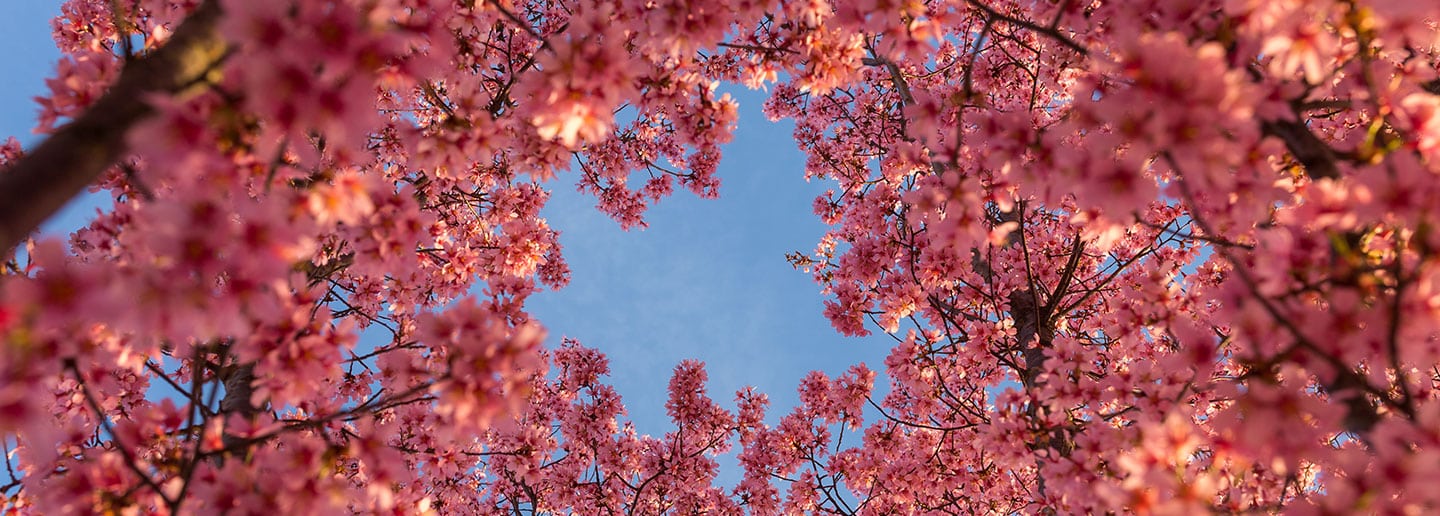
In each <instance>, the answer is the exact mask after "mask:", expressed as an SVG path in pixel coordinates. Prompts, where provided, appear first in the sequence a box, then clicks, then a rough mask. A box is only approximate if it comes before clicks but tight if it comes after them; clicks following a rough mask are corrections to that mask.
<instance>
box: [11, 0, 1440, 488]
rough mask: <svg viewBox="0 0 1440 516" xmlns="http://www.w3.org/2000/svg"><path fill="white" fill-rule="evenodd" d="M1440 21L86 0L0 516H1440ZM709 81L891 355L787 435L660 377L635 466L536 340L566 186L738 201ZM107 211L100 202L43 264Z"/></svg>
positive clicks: (938, 5)
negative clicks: (762, 102)
mask: <svg viewBox="0 0 1440 516" xmlns="http://www.w3.org/2000/svg"><path fill="white" fill-rule="evenodd" d="M1437 20H1440V3H1435V2H1422V1H1413V2H1406V1H1389V0H1199V1H1195V0H1123V1H1122V0H1080V1H1075V0H798V1H776V0H736V1H723V2H722V1H714V0H705V1H700V0H572V1H567V2H560V1H553V0H119V1H115V0H69V1H68V2H66V3H65V4H64V7H63V14H62V15H61V16H60V17H59V18H58V19H56V20H55V22H54V24H53V28H54V35H55V40H56V41H57V43H58V45H59V47H60V49H61V51H62V52H63V55H64V57H63V58H62V60H61V61H60V62H59V64H58V65H57V67H56V68H55V70H56V74H55V76H54V77H53V78H52V79H50V81H49V82H48V87H49V93H48V94H47V95H45V96H44V97H43V98H41V99H39V101H40V105H41V112H40V116H39V120H38V127H39V129H40V130H41V131H42V132H43V133H47V134H48V136H47V137H46V140H45V141H44V142H43V143H41V144H40V145H38V146H36V147H35V148H33V149H21V146H20V145H19V144H18V143H17V142H16V141H15V140H11V141H10V142H9V143H8V144H6V145H5V146H4V148H3V151H0V167H3V168H4V170H0V222H3V226H4V227H3V228H0V237H3V238H0V245H3V246H4V247H3V248H0V249H4V251H3V252H5V253H6V254H5V255H4V257H3V258H4V260H5V265H4V270H3V276H0V346H3V349H0V435H3V441H4V447H5V450H4V451H5V460H6V465H5V472H4V473H0V492H3V497H4V503H5V504H6V511H7V513H8V512H13V513H18V514H67V513H106V514H111V513H113V514H170V513H184V514H221V513H225V514H331V513H367V514H368V513H387V514H388V513H406V514H408V513H443V514H469V513H474V514H551V513H573V514H640V515H651V514H687V515H688V514H702V513H705V514H739V513H752V514H797V513H826V514H880V515H888V514H932V513H935V514H974V513H997V514H1014V513H1083V512H1096V513H1105V512H1127V511H1128V512H1134V513H1167V514H1194V513H1201V512H1222V513H1233V512H1296V513H1324V514H1348V513H1354V512H1377V513H1394V514H1400V513H1405V514H1415V513H1427V512H1435V511H1440V489H1436V488H1435V486H1434V482H1435V481H1436V480H1435V479H1436V478H1440V258H1437V257H1440V254H1437V253H1440V211H1437V210H1440V96H1437V94H1440V78H1437V71H1436V67H1437V63H1440V54H1437V45H1440V29H1437V25H1436V21H1437ZM724 83H735V84H743V85H746V86H750V87H755V88H765V89H767V91H768V92H769V100H768V101H767V103H766V106H765V108H766V113H767V114H768V115H769V116H771V117H772V118H775V119H782V118H789V119H793V120H794V122H795V124H796V125H795V133H794V136H795V141H796V142H797V144H798V145H799V147H800V148H801V150H803V151H804V152H805V153H806V155H807V156H808V164H807V165H806V167H805V170H803V171H802V170H796V171H795V173H796V174H797V175H798V174H804V175H805V176H807V177H812V178H817V179H818V180H822V181H826V182H828V184H832V185H833V189H832V190H831V191H830V192H829V193H828V194H827V195H824V196H822V197H821V198H819V199H816V201H815V203H814V209H815V213H816V215H817V216H819V217H820V218H821V219H823V220H824V222H825V223H827V224H829V225H830V227H831V230H830V231H829V232H828V234H827V235H826V236H825V237H824V239H823V240H822V241H821V242H819V243H818V245H817V246H816V247H815V251H814V252H813V253H809V254H807V253H797V254H795V255H792V256H790V257H789V259H790V260H791V262H792V263H794V264H795V266H796V268H797V269H800V270H801V271H803V272H805V273H809V274H813V275H814V278H815V280H816V281H818V282H819V283H820V284H821V285H822V288H824V289H825V294H826V296H827V298H828V300H827V301H826V302H825V305H824V306H823V307H820V306H816V307H809V308H804V307H801V308H800V309H811V310H823V311H824V313H825V314H826V316H827V317H828V318H829V319H830V320H831V321H832V322H833V324H834V326H835V329H836V330H837V331H839V332H840V333H843V334H847V335H861V334H867V333H870V332H876V331H883V332H887V333H891V334H893V335H894V336H895V338H896V339H895V341H896V345H895V346H894V349H893V350H892V351H891V352H890V354H889V357H888V359H886V360H885V363H884V367H883V370H872V369H869V368H866V367H864V366H856V367H854V368H852V369H851V370H850V371H849V372H847V373H845V374H843V375H841V376H838V377H834V378H831V377H827V376H826V375H823V374H821V373H812V374H811V375H810V376H808V377H807V378H806V379H805V380H804V381H803V382H802V384H801V385H799V386H798V389H799V393H800V400H801V404H800V406H798V407H797V408H795V409H793V410H792V411H790V412H788V413H785V414H771V415H768V416H767V414H766V411H767V404H768V402H767V398H766V395H765V394H764V393H760V392H755V391H753V390H745V391H742V392H739V393H736V394H735V395H734V396H735V398H734V400H735V403H734V405H733V406H735V407H737V408H736V409H735V410H733V411H732V410H730V409H727V408H725V407H723V406H722V405H721V404H720V403H717V402H716V401H715V400H714V399H712V398H711V397H710V394H708V393H707V391H706V388H705V383H706V372H705V369H704V366H703V364H700V363H698V362H685V363H682V364H679V365H677V366H676V367H675V370H674V374H673V379H672V380H671V382H670V393H669V394H670V397H669V401H668V402H667V403H666V405H665V409H666V410H667V412H668V414H669V416H670V417H671V418H672V419H673V421H674V425H675V426H674V430H673V431H671V432H670V433H667V434H665V435H661V436H646V435H639V434H638V433H637V432H636V431H635V430H634V428H633V427H632V426H631V425H630V424H628V423H623V422H622V421H623V417H622V414H624V410H625V409H624V408H623V406H622V404H621V400H620V399H619V396H618V395H617V393H616V391H615V390H614V389H613V388H611V387H609V386H607V384H606V383H605V381H606V380H605V376H606V374H607V372H608V370H607V367H608V366H607V361H606V359H605V357H604V356H603V355H602V354H600V353H599V352H597V351H595V350H593V349H590V348H586V347H583V346H582V345H581V344H580V343H577V342H573V341H566V342H565V343H564V344H562V345H560V346H559V347H558V348H553V349H546V348H545V346H544V345H543V342H544V340H545V330H544V329H543V328H544V327H543V321H537V320H534V319H532V318H531V317H530V316H529V315H527V312H526V308H525V301H526V298H527V296H530V295H531V294H532V293H534V292H536V291H537V289H542V288H559V287H562V286H564V285H565V284H566V282H567V281H568V279H569V274H570V272H569V269H568V268H567V266H566V264H565V261H564V259H563V253H562V250H561V247H560V245H559V244H558V241H557V238H556V232H555V231H553V230H552V229H551V228H550V227H549V226H548V225H547V224H546V221H545V220H544V219H543V218H542V217H541V216H540V215H539V212H540V209H541V207H542V206H544V205H545V203H546V201H547V199H548V191H547V190H546V186H542V183H543V184H546V185H549V184H554V183H547V181H550V180H552V179H554V178H557V177H558V178H560V180H562V181H565V182H567V183H573V184H576V185H577V186H578V188H579V189H580V190H581V191H583V192H585V193H587V194H589V195H592V196H593V197H594V199H595V201H596V207H597V209H599V210H600V211H602V212H604V213H606V214H608V215H610V216H611V217H613V218H614V219H615V220H616V221H617V222H618V223H619V224H620V225H622V226H624V227H638V226H643V225H644V224H645V222H644V218H643V215H644V212H645V209H646V207H647V206H648V205H650V204H652V203H654V202H656V201H657V200H659V199H661V198H663V197H665V196H668V195H671V194H672V192H673V191H674V190H676V189H684V190H689V191H691V192H693V193H694V194H696V195H700V196H706V197H708V196H714V195H717V194H719V193H720V192H721V190H720V188H719V187H720V181H719V179H718V178H717V177H716V175H715V170H716V165H717V163H718V162H719V160H720V159H721V156H720V151H719V149H720V146H721V145H722V144H724V143H725V142H727V141H728V140H729V139H730V137H731V133H732V130H733V128H734V127H735V124H736V104H735V102H734V100H733V99H731V98H729V97H728V96H727V95H724V94H722V93H718V90H717V88H718V86H720V85H721V84H724ZM87 186H88V187H89V188H90V189H92V190H93V191H98V192H103V193H104V195H106V196H107V199H113V201H114V202H113V206H109V205H108V204H107V206H106V207H105V208H104V209H103V210H102V212H101V213H99V214H97V216H96V217H95V218H94V220H93V221H91V222H90V223H89V224H88V225H87V226H85V227H84V228H81V229H79V230H78V231H76V232H75V233H74V234H72V235H70V236H69V240H68V243H67V242H64V241H62V240H60V239H56V238H53V237H52V238H42V239H31V238H28V235H31V234H32V231H33V230H34V229H35V227H36V224H38V222H39V221H40V220H43V219H44V218H45V217H46V216H48V215H49V214H51V213H53V211H54V210H55V209H56V208H57V207H58V206H59V205H60V204H63V202H64V201H65V200H67V199H69V198H71V197H73V196H74V195H75V194H77V193H78V192H80V191H81V190H83V189H84V188H85V187H87ZM814 244H815V243H813V242H797V243H796V245H801V246H807V247H808V246H810V245H814ZM797 273H799V272H797ZM362 331H364V332H367V334H368V333H370V332H380V334H381V335H384V336H385V337H386V338H385V339H382V340H383V342H381V343H380V344H379V345H378V346H371V345H368V344H367V345H361V344H359V335H360V334H361V332H362ZM877 367H878V365H877ZM877 381H882V382H888V383H889V386H888V387H887V388H883V389H880V390H879V391H878V392H883V393H884V394H883V395H882V394H879V393H877V391H875V390H874V389H876V387H877V386H876V385H875V383H876V382H877ZM726 396H727V397H728V396H729V395H728V393H727V394H726ZM867 413H868V414H869V415H870V417H868V418H867V417H865V416H866V414H867ZM724 453H734V454H736V456H737V457H738V462H739V464H740V467H741V469H742V471H743V473H742V474H741V475H742V479H741V480H740V481H739V483H738V484H737V485H734V486H726V485H720V484H719V483H718V482H717V481H716V477H717V474H718V471H719V466H718V463H717V461H716V457H717V456H719V455H720V454H724Z"/></svg>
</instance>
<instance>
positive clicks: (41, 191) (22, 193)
mask: <svg viewBox="0 0 1440 516" xmlns="http://www.w3.org/2000/svg"><path fill="white" fill-rule="evenodd" d="M220 14H221V13H220V5H219V3H218V2H217V1H216V0H207V1H205V2H204V3H202V4H200V7H198V8H196V10H195V12H194V13H192V14H191V15H190V17H189V18H186V20H185V22H184V23H182V24H181V25H180V27H179V28H177V29H176V30H175V34H174V36H173V37H171V38H170V41H169V42H168V43H166V44H165V46H163V47H161V48H159V49H158V50H155V51H154V52H152V53H150V54H148V55H146V56H144V57H141V58H138V59H135V60H132V61H130V62H129V63H128V64H126V66H125V69H124V70H123V71H121V72H120V78H119V79H117V80H116V81H115V84H114V85H112V86H111V87H110V89H109V91H107V92H106V93H105V95H104V96H102V97H100V99H99V100H97V101H95V104H93V105H91V106H90V108H89V109H87V110H86V111H85V113H84V114H82V115H80V117H79V118H76V119H75V120H74V121H72V122H70V123H68V124H66V125H65V126H63V127H61V128H60V129H59V130H57V131H55V133H54V134H52V135H51V136H50V137H49V138H47V139H45V141H44V142H42V143H41V144H40V145H39V146H37V147H35V148H34V149H33V150H31V151H30V152H28V153H27V154H26V155H25V156H24V157H23V158H21V159H20V160H19V161H17V162H15V163H14V164H13V165H12V166H11V167H10V168H9V169H8V170H5V171H0V252H3V251H8V250H10V249H13V248H14V247H15V246H16V245H18V244H19V243H20V242H21V241H22V240H24V239H25V238H26V237H27V236H28V235H29V234H30V232H32V231H34V230H35V228H37V227H39V226H40V223H41V222H44V221H45V219H48V218H50V216H51V215H54V214H55V212H57V211H59V210H60V208H61V207H63V206H64V205H65V203H66V202H69V201H70V199H72V198H74V197H75V196H76V195H78V194H79V193H80V192H81V191H82V190H84V189H85V187H86V186H88V185H90V184H91V183H93V182H95V180H96V179H98V178H99V177H100V174H101V173H103V172H104V171H105V169H106V168H109V167H110V166H111V165H113V164H115V162H116V161H117V160H119V159H120V158H121V157H123V156H124V154H125V134H126V133H127V132H129V130H130V129H131V128H132V127H134V126H135V125H136V124H137V123H138V122H140V121H141V120H143V119H145V117H147V116H149V115H150V114H151V113H152V112H153V109H152V108H151V107H150V105H149V104H147V103H145V101H144V99H145V97H146V96H148V95H153V94H157V93H160V94H169V95H180V94H183V93H185V92H186V91H187V90H190V89H192V88H194V87H195V86H197V85H200V84H203V83H204V82H205V81H206V79H207V77H208V76H209V75H210V74H211V72H213V71H214V70H215V68H216V66H217V65H218V64H219V63H220V62H221V61H222V60H223V59H224V57H225V54H226V50H227V49H226V47H227V45H226V44H225V42H224V41H223V40H222V38H221V37H220V35H219V34H218V33H217V31H216V30H215V23H216V20H218V19H219V18H220Z"/></svg>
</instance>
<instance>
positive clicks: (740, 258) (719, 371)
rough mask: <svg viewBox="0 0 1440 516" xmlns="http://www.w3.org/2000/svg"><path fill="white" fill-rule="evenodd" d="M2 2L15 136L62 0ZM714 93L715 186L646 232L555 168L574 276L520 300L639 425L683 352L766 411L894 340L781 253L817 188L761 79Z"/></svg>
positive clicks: (6, 82)
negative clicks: (838, 323) (874, 330)
mask: <svg viewBox="0 0 1440 516" xmlns="http://www.w3.org/2000/svg"><path fill="white" fill-rule="evenodd" d="M12 3H13V4H14V5H10V6H7V7H8V8H7V10H6V11H7V12H6V16H3V17H0V44H3V47H4V48H6V49H7V52H6V53H5V54H4V55H3V57H0V66H3V67H4V70H5V71H6V76H5V78H4V79H3V80H0V138H4V137H6V136H9V135H14V136H17V137H19V138H20V139H21V141H22V142H25V143H26V144H27V147H28V146H29V144H31V143H33V142H34V141H35V137H34V136H33V135H31V133H30V131H31V128H32V127H33V121H34V117H35V114H36V106H35V104H34V102H33V101H32V100H31V97H33V96H35V95H37V94H39V93H40V92H42V91H43V87H44V78H45V77H47V76H48V75H50V73H51V72H52V71H53V70H54V61H55V59H56V57H57V56H58V53H57V52H56V51H55V50H54V47H53V45H52V44H51V41H50V28H49V20H50V18H52V17H53V16H54V15H55V14H56V13H58V11H59V7H58V6H59V4H60V2H58V1H56V0H24V1H18V2H12ZM727 91H730V92H731V93H732V95H735V96H736V97H737V98H739V100H740V102H741V109H740V125H739V129H738V130H737V132H736V137H735V140H734V142H733V143H731V144H730V145H729V146H727V147H726V148H725V157H724V160H723V161H722V162H721V165H720V172H719V175H720V177H721V179H722V181H723V185H722V187H721V190H720V198H719V199H712V200H701V199H697V198H695V197H694V196H693V195H691V194H689V193H687V192H680V193H677V194H676V195H675V196H673V197H671V198H668V199H666V200H664V201H662V202H661V203H660V204H659V205H658V206H655V207H653V208H652V209H651V210H650V211H649V213H648V215H647V221H648V222H649V224H650V227H649V228H648V229H645V230H634V231H629V232H626V231H621V230H620V229H619V226H618V225H617V224H615V223H614V222H613V221H611V220H610V219H609V218H607V217H605V216H604V215H602V214H600V213H599V212H597V211H596V210H594V209H593V205H594V200H593V199H591V198H588V197H584V196H581V195H579V194H577V193H576V192H575V191H574V189H573V188H572V187H570V186H569V185H571V184H572V183H573V181H574V178H573V176H562V177H561V178H560V182H559V183H558V185H559V186H558V187H557V188H556V189H555V190H556V191H555V193H554V196H553V198H552V200H551V202H550V205H549V207H547V208H546V210H545V211H544V214H545V216H546V217H547V218H548V219H549V221H550V223H551V225H552V226H553V227H555V228H556V229H558V230H559V231H561V232H562V235H561V244H562V245H563V246H564V247H565V251H564V252H565V256H566V257H567V259H568V260H569V262H570V265H571V268H572V271H573V280H572V282H571V284H570V286H569V287H567V288H565V289H562V290H560V291H557V292H545V293H541V294H539V295H537V296H535V297H534V298H532V300H531V302H530V305H529V307H530V309H531V312H532V313H533V314H535V315H536V316H537V318H538V319H539V320H540V321H541V322H543V323H544V324H545V325H546V326H547V327H548V328H549V330H550V334H551V342H552V343H558V342H559V339H560V338H561V337H562V336H568V337H572V338H576V339H579V340H580V341H581V342H583V343H584V344H585V345H587V346H590V347H595V348H598V349H600V350H602V351H604V352H606V353H607V354H608V355H609V357H610V360H611V367H612V370H613V374H612V377H611V382H612V383H613V384H614V385H615V386H616V388H617V389H618V390H619V392H620V394H621V395H622V396H624V399H625V403H626V406H627V407H628V409H629V412H630V417H631V419H632V420H634V422H635V424H636V426H637V428H638V429H639V430H640V431H641V432H644V433H652V434H658V433H663V432H665V431H668V430H670V429H671V426H670V424H669V423H668V421H667V417H666V415H665V409H664V402H665V397H666V391H665V386H666V383H667V382H668V381H669V377H670V373H671V371H672V370H673V368H674V367H675V365H676V364H678V363H679V362H680V361H681V360H684V359H687V358H694V359H699V360H703V361H705V362H706V364H707V367H708V369H709V372H710V377H711V382H710V393H711V395H712V396H713V397H714V398H715V399H716V400H717V401H719V402H720V403H721V404H722V405H723V406H726V407H731V408H733V406H734V405H733V399H732V397H733V394H734V392H735V391H736V390H738V389H740V388H742V387H744V386H747V385H751V386H755V387H757V388H758V389H759V390H760V391H762V392H765V393H767V394H769V395H770V398H771V401H772V409H771V418H770V420H771V421H774V420H775V419H776V418H777V417H778V416H779V415H781V414H783V413H785V412H788V410H789V409H790V408H791V407H793V406H794V405H795V404H796V403H797V402H796V399H797V398H796V396H795V388H796V386H797V385H798V384H799V381H800V379H801V378H803V377H804V376H805V374H806V373H807V372H809V371H811V370H814V369H819V370H824V371H826V372H828V373H830V374H832V375H834V374H838V373H840V372H843V371H844V370H845V369H846V368H848V367H849V366H850V365H851V364H854V363H857V362H861V361H864V362H866V363H867V364H869V365H870V366H871V367H872V368H873V369H877V370H879V369H881V368H882V360H883V357H884V356H885V354H886V353H887V352H888V350H889V347H890V345H891V344H893V341H891V340H890V338H888V337H886V336H884V335H877V336H873V337H869V338H865V339H856V338H846V337H843V336H841V335H839V334H838V333H836V332H835V331H833V330H832V329H831V327H830V324H829V322H828V321H826V320H825V318H824V317H823V316H822V315H821V310H822V305H821V301H822V300H823V298H822V297H821V296H820V294H819V286H818V285H816V284H815V283H814V282H813V281H812V280H811V279H810V277H809V275H808V274H803V273H801V272H799V271H796V270H794V269H793V268H792V267H791V266H790V265H789V264H788V263H787V262H786V261H785V257H784V255H785V253H787V252H792V251H796V250H799V251H804V252H807V253H808V252H809V251H810V250H811V249H812V248H813V247H814V245H815V243H816V242H817V241H818V240H819V238H820V236H821V234H822V233H823V232H824V229H825V228H824V226H823V225H822V224H821V223H820V222H819V221H818V220H817V219H816V217H815V216H814V215H813V214H811V212H810V205H811V200H812V199H813V198H814V197H815V195H817V194H819V193H822V192H823V191H824V190H825V186H824V185H823V184H819V183H807V182H806V181H805V180H804V174H803V165H804V158H803V156H802V155H801V154H800V153H799V152H798V151H797V150H796V148H795V146H794V144H793V143H791V136H790V129H791V124H789V123H788V122H782V123H770V122H768V121H767V120H766V119H765V117H764V116H763V115H762V114H761V112H760V105H761V102H762V101H763V100H764V93H763V92H752V91H747V90H744V89H738V88H727ZM93 210H94V208H93V206H91V205H86V204H85V203H84V202H81V203H77V204H76V205H75V206H72V207H71V208H69V209H67V212H66V213H64V214H62V216H61V220H59V221H52V223H50V224H47V227H50V228H57V227H75V226H76V225H78V224H79V222H80V221H82V220H84V216H85V214H87V213H93ZM732 474H733V473H732ZM726 476H727V477H729V476H730V475H729V474H727V475H726ZM732 478H734V477H732Z"/></svg>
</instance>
